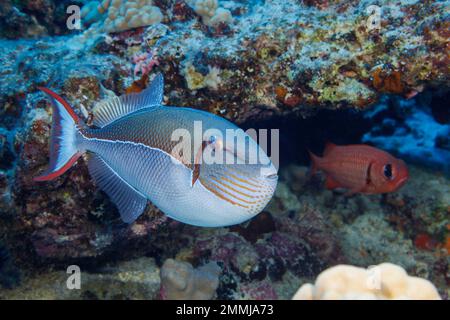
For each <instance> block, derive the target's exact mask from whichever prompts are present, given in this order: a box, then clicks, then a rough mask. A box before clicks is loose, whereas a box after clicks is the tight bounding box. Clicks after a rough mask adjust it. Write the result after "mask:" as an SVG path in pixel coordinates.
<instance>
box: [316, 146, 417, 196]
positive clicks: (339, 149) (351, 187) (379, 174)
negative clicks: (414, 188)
mask: <svg viewBox="0 0 450 320" xmlns="http://www.w3.org/2000/svg"><path fill="white" fill-rule="evenodd" d="M309 154H310V156H311V161H312V168H311V169H312V174H314V173H315V172H316V171H318V170H320V171H323V172H324V173H325V174H326V176H327V180H326V187H327V188H328V189H337V188H345V189H347V190H348V194H354V193H364V194H379V193H387V192H394V191H396V190H398V189H399V188H400V187H402V186H403V185H404V184H405V182H406V181H407V180H408V169H407V167H406V164H405V162H404V161H403V160H400V159H397V158H394V157H393V156H392V155H390V154H389V153H387V152H385V151H383V150H380V149H377V148H374V147H371V146H368V145H364V144H355V145H348V146H337V145H334V144H332V143H328V144H327V145H326V147H325V151H324V153H323V157H322V158H320V157H318V156H316V155H314V154H312V153H311V152H310V153H309Z"/></svg>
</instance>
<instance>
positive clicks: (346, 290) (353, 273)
mask: <svg viewBox="0 0 450 320" xmlns="http://www.w3.org/2000/svg"><path fill="white" fill-rule="evenodd" d="M293 299H294V300H348V299H352V300H353V299H362V300H366V299H377V300H382V299H383V300H384V299H389V300H395V299H412V300H416V299H417V300H440V299H441V298H440V296H439V294H438V292H437V290H436V288H435V287H434V285H433V284H432V283H431V282H429V281H428V280H425V279H421V278H417V277H411V276H408V274H407V273H406V272H405V270H404V269H403V268H402V267H399V266H397V265H394V264H391V263H382V264H380V265H378V266H373V267H370V268H368V269H363V268H358V267H354V266H349V265H338V266H335V267H332V268H330V269H327V270H325V271H323V272H322V273H321V274H320V275H319V276H318V277H317V280H316V282H315V284H314V285H312V284H309V283H308V284H304V285H303V286H302V287H300V289H299V290H298V291H297V293H296V294H295V295H294V297H293Z"/></svg>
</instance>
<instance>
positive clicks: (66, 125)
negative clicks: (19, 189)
mask: <svg viewBox="0 0 450 320" xmlns="http://www.w3.org/2000/svg"><path fill="white" fill-rule="evenodd" d="M38 89H39V90H41V91H43V92H44V93H46V94H47V95H48V96H49V97H50V98H51V100H52V103H53V116H52V117H53V119H52V129H51V135H50V164H49V167H48V169H47V170H46V171H45V172H44V173H43V174H42V175H40V176H38V177H35V178H34V180H35V181H49V180H53V179H56V178H57V177H59V176H60V175H62V174H63V173H64V172H66V171H67V170H68V169H69V168H70V167H71V166H72V165H73V164H74V163H75V162H76V161H77V160H78V158H79V157H80V156H81V155H82V153H83V152H82V151H81V150H79V148H78V147H77V141H78V140H79V136H80V135H81V134H80V128H82V127H83V126H84V123H83V121H82V120H81V119H80V118H79V117H78V116H77V114H76V113H75V112H74V111H73V109H72V107H71V106H70V105H69V104H68V103H67V102H66V101H65V100H64V99H63V98H61V97H60V96H59V95H57V94H56V93H55V92H53V91H51V90H50V89H47V88H42V87H39V88H38Z"/></svg>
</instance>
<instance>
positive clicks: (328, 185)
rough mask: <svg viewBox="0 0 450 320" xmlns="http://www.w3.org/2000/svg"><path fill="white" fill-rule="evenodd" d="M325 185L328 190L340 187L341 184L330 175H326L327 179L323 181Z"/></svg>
mask: <svg viewBox="0 0 450 320" xmlns="http://www.w3.org/2000/svg"><path fill="white" fill-rule="evenodd" d="M325 187H326V188H327V189H328V190H333V189H337V188H340V187H341V185H340V184H339V182H337V181H336V180H335V179H334V178H333V177H331V176H330V175H328V176H327V180H326V181H325Z"/></svg>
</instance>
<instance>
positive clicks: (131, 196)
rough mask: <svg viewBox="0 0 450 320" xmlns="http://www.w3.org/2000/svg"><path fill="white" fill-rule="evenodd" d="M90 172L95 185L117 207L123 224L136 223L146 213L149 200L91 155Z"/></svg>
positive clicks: (100, 160) (99, 158)
mask: <svg viewBox="0 0 450 320" xmlns="http://www.w3.org/2000/svg"><path fill="white" fill-rule="evenodd" d="M88 168H89V172H90V174H91V176H92V178H93V179H94V181H95V183H96V184H97V185H98V186H99V187H100V189H102V190H103V191H104V192H105V193H106V194H107V195H108V196H109V197H110V199H111V201H112V202H113V203H114V204H115V205H116V206H117V209H118V210H119V213H120V217H121V218H122V221H123V222H126V223H132V222H134V221H135V220H136V219H137V218H138V217H139V216H140V215H141V214H142V212H143V211H144V209H145V207H146V205H147V198H146V197H145V196H144V195H143V194H142V193H140V192H139V191H137V190H136V189H134V188H133V187H132V186H131V185H129V184H128V183H127V182H126V181H125V180H123V179H122V178H121V177H120V176H119V175H118V174H117V173H116V172H115V171H114V170H113V169H112V168H111V167H110V166H109V165H108V164H107V163H106V162H105V161H104V160H103V159H102V158H101V157H99V156H98V155H95V154H90V157H89V161H88Z"/></svg>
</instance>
